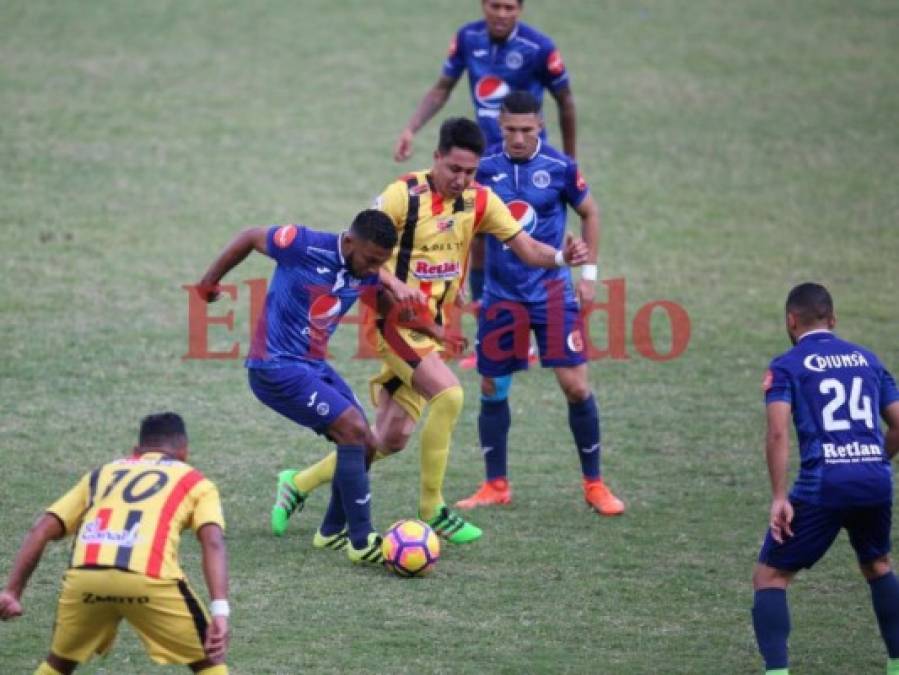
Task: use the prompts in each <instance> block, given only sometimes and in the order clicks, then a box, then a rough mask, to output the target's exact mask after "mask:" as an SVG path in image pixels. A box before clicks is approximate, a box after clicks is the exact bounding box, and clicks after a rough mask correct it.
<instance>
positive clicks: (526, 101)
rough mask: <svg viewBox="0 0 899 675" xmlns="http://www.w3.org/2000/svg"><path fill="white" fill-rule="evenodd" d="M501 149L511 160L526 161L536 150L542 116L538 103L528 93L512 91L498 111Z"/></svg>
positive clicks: (541, 125) (541, 126)
mask: <svg viewBox="0 0 899 675" xmlns="http://www.w3.org/2000/svg"><path fill="white" fill-rule="evenodd" d="M499 127H500V129H501V130H502V132H503V147H504V148H505V150H506V152H507V153H509V156H510V157H511V158H512V159H528V158H529V157H530V156H531V155H533V154H534V152H536V150H537V145H538V143H539V142H540V132H541V131H542V130H543V115H542V114H541V113H540V102H539V101H538V100H537V98H536V97H535V96H534V95H533V94H532V93H530V92H528V91H513V92H512V93H511V94H509V95H508V96H506V98H504V99H503V102H502V105H501V106H500V109H499Z"/></svg>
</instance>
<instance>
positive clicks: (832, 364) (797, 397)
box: [763, 331, 899, 508]
mask: <svg viewBox="0 0 899 675" xmlns="http://www.w3.org/2000/svg"><path fill="white" fill-rule="evenodd" d="M763 388H764V390H765V402H766V403H767V404H770V403H773V402H775V401H783V402H786V403H789V404H790V406H791V408H792V413H793V423H794V425H795V427H796V434H797V436H798V440H799V453H800V469H799V475H798V476H797V478H796V481H795V483H794V484H793V487H792V490H791V492H790V497H791V498H792V499H797V500H802V501H806V502H810V503H812V504H817V505H820V506H826V507H831V508H843V507H850V506H867V505H875V504H882V503H885V502H889V501H891V500H892V471H891V465H890V460H889V457H888V456H887V454H886V452H885V451H884V440H883V433H882V431H881V428H880V420H879V417H880V413H881V411H882V410H883V409H884V408H885V407H886V406H888V405H890V404H891V403H893V402H894V401H897V400H899V391H897V389H896V382H895V380H894V379H893V376H892V375H891V374H890V373H889V371H888V370H887V369H886V368H884V367H883V365H882V364H881V363H880V360H879V359H878V358H877V356H876V355H875V354H873V353H872V352H870V351H868V350H867V349H864V348H863V347H860V346H858V345H855V344H853V343H851V342H847V341H845V340H842V339H840V338H839V337H837V336H836V335H835V334H833V333H832V332H830V331H814V332H811V333H807V334H806V335H804V336H803V337H802V338H801V339H800V340H799V342H798V344H797V345H796V346H795V347H793V348H792V349H791V350H790V351H788V352H786V353H784V354H782V355H781V356H778V357H777V358H775V359H774V360H773V361H771V364H770V366H769V368H768V371H767V372H766V373H765V379H764V383H763Z"/></svg>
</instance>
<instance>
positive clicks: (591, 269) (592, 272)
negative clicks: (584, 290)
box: [581, 265, 599, 281]
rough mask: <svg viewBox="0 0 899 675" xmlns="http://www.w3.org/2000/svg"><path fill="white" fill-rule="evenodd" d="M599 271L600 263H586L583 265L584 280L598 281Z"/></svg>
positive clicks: (582, 275)
mask: <svg viewBox="0 0 899 675" xmlns="http://www.w3.org/2000/svg"><path fill="white" fill-rule="evenodd" d="M598 273H599V266H598V265H584V266H583V267H581V279H583V280H584V281H596V276H597V274H598Z"/></svg>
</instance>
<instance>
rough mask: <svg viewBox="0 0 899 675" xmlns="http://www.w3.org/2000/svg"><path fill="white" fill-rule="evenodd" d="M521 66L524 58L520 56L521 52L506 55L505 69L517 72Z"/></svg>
mask: <svg viewBox="0 0 899 675" xmlns="http://www.w3.org/2000/svg"><path fill="white" fill-rule="evenodd" d="M522 64H524V57H523V56H522V55H521V52H515V51H512V52H509V53H508V54H506V67H508V68H510V69H511V70H518V69H519V68H521V66H522Z"/></svg>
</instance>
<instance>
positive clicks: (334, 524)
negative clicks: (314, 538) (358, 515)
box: [319, 480, 346, 537]
mask: <svg viewBox="0 0 899 675" xmlns="http://www.w3.org/2000/svg"><path fill="white" fill-rule="evenodd" d="M345 527H346V513H344V511H343V501H342V500H341V498H340V488H339V487H337V481H336V480H332V481H331V501H329V502H328V510H327V511H325V518H324V520H322V526H321V527H320V528H319V532H321V533H322V534H323V535H324V536H326V537H330V536H331V535H332V534H337V533H338V532H340V531H341V530H342V529H343V528H345Z"/></svg>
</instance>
